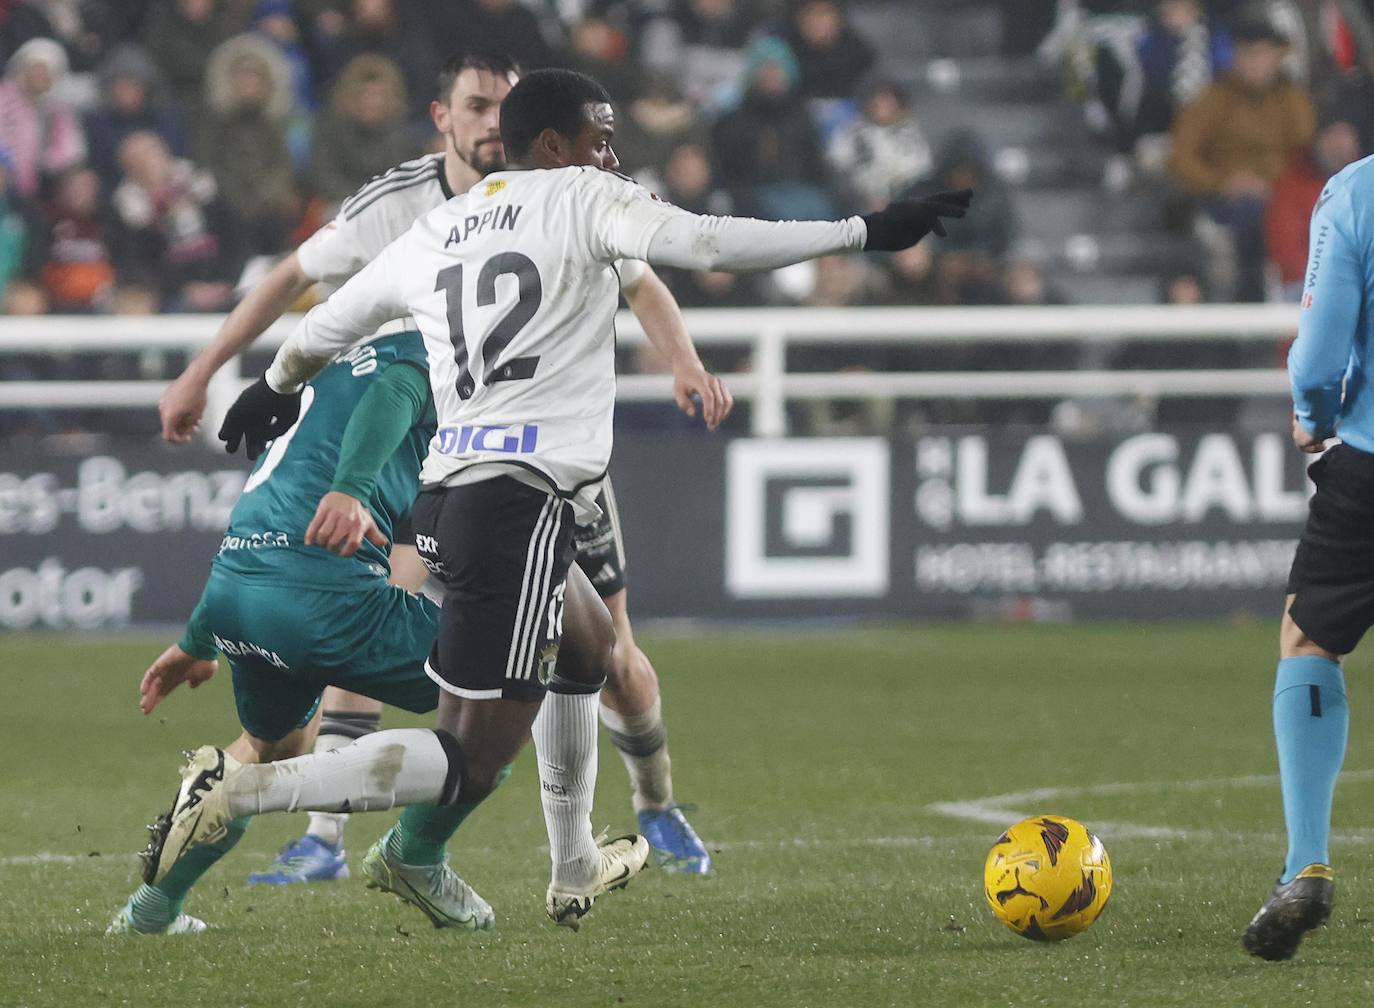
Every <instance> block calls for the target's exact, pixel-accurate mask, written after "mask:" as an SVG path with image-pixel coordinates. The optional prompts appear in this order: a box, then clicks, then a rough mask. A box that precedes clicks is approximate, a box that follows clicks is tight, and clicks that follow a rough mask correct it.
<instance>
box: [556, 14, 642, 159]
mask: <svg viewBox="0 0 1374 1008" xmlns="http://www.w3.org/2000/svg"><path fill="white" fill-rule="evenodd" d="M629 50H630V40H629V39H628V38H627V37H626V36H625V33H624V32H622V31H621V30H620V29H618V28H616V27H615V26H613V25H612V24H611V23H610V22H609V21H607V20H605V19H604V18H599V17H588V18H583V19H581V20H580V21H579V22H578V23H577V24H576V25H575V26H574V27H573V29H572V38H571V39H570V40H569V43H568V49H567V52H566V53H565V54H564V57H563V65H564V66H566V67H569V68H570V69H573V70H577V71H580V72H581V73H584V74H586V75H587V76H589V77H591V78H593V79H594V80H597V81H600V82H601V85H602V86H603V87H605V89H606V90H607V92H609V93H610V95H611V97H612V98H613V99H614V100H615V101H616V103H617V105H618V106H620V107H623V106H624V105H626V104H628V103H630V102H632V101H634V99H635V98H637V97H638V96H639V93H640V89H641V88H642V87H643V83H644V81H643V77H642V75H641V73H640V71H639V67H638V65H637V64H636V62H635V61H634V60H632V59H630V57H629ZM616 132H617V135H618V134H619V129H618V128H617V130H616Z"/></svg>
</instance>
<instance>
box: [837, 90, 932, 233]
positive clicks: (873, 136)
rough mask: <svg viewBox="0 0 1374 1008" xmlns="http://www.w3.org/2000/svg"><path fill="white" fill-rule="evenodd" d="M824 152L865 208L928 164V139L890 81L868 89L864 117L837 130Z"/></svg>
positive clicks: (887, 198)
mask: <svg viewBox="0 0 1374 1008" xmlns="http://www.w3.org/2000/svg"><path fill="white" fill-rule="evenodd" d="M827 153H828V154H829V156H830V163H831V164H833V165H834V166H835V170H836V172H837V173H839V174H840V175H842V176H843V177H844V178H845V179H846V180H847V181H848V183H849V185H850V186H852V187H853V188H854V190H855V191H856V192H857V193H858V195H859V199H860V202H861V203H862V204H863V209H864V210H878V209H880V208H882V207H884V206H886V205H887V204H888V203H890V202H892V200H893V199H894V198H895V197H896V196H897V194H898V193H900V192H902V191H903V190H904V189H907V188H909V187H910V186H911V184H912V183H913V182H915V181H916V180H917V179H919V178H924V177H925V176H926V175H929V174H930V170H931V168H932V167H933V162H932V158H931V153H930V143H929V141H927V140H926V136H925V134H924V133H923V132H921V127H920V125H919V124H918V123H917V122H916V117H915V116H913V115H912V114H911V103H910V102H909V101H908V100H907V96H906V92H905V91H904V90H903V89H902V87H901V85H899V84H897V83H896V82H894V81H881V82H879V83H877V84H874V85H873V86H872V87H871V88H870V89H869V91H868V93H867V95H866V96H865V97H864V104H863V115H862V116H861V117H860V118H858V119H856V120H854V121H853V122H851V123H849V124H848V125H846V126H843V127H841V128H840V130H839V131H838V132H837V133H836V134H835V136H834V138H833V139H832V140H831V141H830V147H829V150H828V152H827Z"/></svg>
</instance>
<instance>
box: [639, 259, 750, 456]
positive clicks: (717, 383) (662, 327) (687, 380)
mask: <svg viewBox="0 0 1374 1008" xmlns="http://www.w3.org/2000/svg"><path fill="white" fill-rule="evenodd" d="M621 293H623V294H624V295H625V302H626V303H627V304H628V305H629V306H630V311H632V312H634V314H635V318H637V319H638V320H639V324H640V325H641V326H643V327H644V335H645V336H647V337H648V338H649V342H650V344H652V345H653V348H654V349H655V350H657V351H658V352H659V353H660V354H662V355H663V357H664V358H665V359H666V360H667V361H668V363H669V366H670V367H671V368H672V369H673V398H674V399H675V400H676V401H677V405H678V409H680V410H682V412H684V413H686V414H687V415H688V416H696V403H695V402H694V401H693V399H692V397H693V396H694V395H695V396H698V397H700V399H701V416H702V419H703V420H704V421H705V422H706V426H707V427H708V428H709V429H710V430H715V429H716V428H717V427H719V426H720V424H721V422H722V421H723V420H724V419H725V418H726V417H727V416H729V415H730V410H731V408H732V407H733V406H734V404H735V400H734V397H733V396H732V395H731V394H730V390H729V389H728V388H726V386H725V383H724V382H723V381H721V380H720V379H719V378H717V377H716V376H715V375H713V374H711V372H709V371H707V370H706V367H705V365H703V364H702V363H701V358H700V357H698V356H697V348H696V347H695V346H693V345H692V337H691V335H690V334H689V333H688V332H687V321H686V319H684V318H683V317H682V309H681V308H680V307H678V303H677V300H676V299H675V298H674V297H673V292H672V291H670V290H669V289H668V285H667V284H665V283H664V282H663V280H662V279H660V277H659V275H658V274H657V273H655V272H654V271H653V269H652V268H650V267H649V266H648V265H644V266H643V272H642V273H641V274H640V275H639V276H637V277H635V279H633V280H631V281H629V282H628V283H626V284H625V286H623V287H622V288H621Z"/></svg>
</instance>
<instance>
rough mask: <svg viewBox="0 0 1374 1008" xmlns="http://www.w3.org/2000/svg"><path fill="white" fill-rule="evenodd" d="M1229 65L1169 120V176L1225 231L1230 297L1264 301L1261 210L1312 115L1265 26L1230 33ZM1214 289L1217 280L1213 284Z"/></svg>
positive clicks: (1280, 43) (1306, 134)
mask: <svg viewBox="0 0 1374 1008" xmlns="http://www.w3.org/2000/svg"><path fill="white" fill-rule="evenodd" d="M1234 35H1235V39H1236V48H1235V63H1234V66H1233V67H1232V69H1231V70H1230V71H1229V72H1228V73H1227V74H1226V75H1225V76H1223V77H1222V78H1221V79H1219V80H1217V81H1216V82H1215V83H1213V84H1212V85H1211V86H1210V87H1209V88H1208V89H1207V90H1206V91H1204V92H1203V93H1202V96H1201V97H1199V98H1198V99H1197V101H1195V102H1193V103H1192V104H1190V105H1188V106H1186V107H1185V108H1183V109H1182V110H1181V111H1180V112H1179V114H1178V118H1177V119H1176V120H1175V122H1174V133H1173V137H1174V142H1173V151H1172V153H1171V155H1170V173H1171V175H1172V176H1173V179H1174V182H1175V183H1176V184H1177V185H1178V186H1179V188H1181V189H1183V190H1184V191H1185V192H1187V193H1190V194H1192V195H1193V196H1195V197H1196V198H1197V199H1198V201H1199V203H1200V204H1201V207H1202V209H1203V211H1204V212H1205V213H1206V214H1207V216H1208V217H1210V218H1211V219H1212V220H1213V221H1214V222H1216V223H1217V224H1219V225H1221V226H1222V227H1224V228H1227V229H1229V231H1230V237H1231V239H1232V242H1233V243H1234V258H1235V274H1236V279H1235V282H1234V285H1233V286H1234V289H1233V290H1231V291H1229V292H1227V291H1223V292H1222V293H1223V294H1227V293H1229V294H1230V295H1231V296H1233V297H1235V298H1237V299H1239V300H1242V301H1261V300H1263V299H1264V231H1263V221H1264V207H1265V204H1266V203H1267V202H1268V199H1269V192H1270V187H1271V186H1272V185H1273V183H1274V180H1275V179H1277V178H1278V177H1279V175H1280V174H1282V173H1283V170H1284V168H1285V167H1287V165H1288V163H1289V161H1290V160H1291V159H1292V157H1293V154H1294V153H1295V152H1296V151H1299V150H1301V149H1303V148H1306V147H1307V146H1309V145H1310V144H1311V143H1312V138H1313V135H1314V134H1315V132H1316V114H1315V112H1314V111H1313V109H1312V103H1311V102H1310V101H1309V100H1308V98H1307V95H1306V94H1304V93H1303V91H1302V89H1301V88H1298V87H1297V86H1295V85H1293V84H1291V83H1289V82H1288V81H1287V80H1285V79H1284V78H1283V77H1282V75H1281V72H1280V66H1281V63H1282V60H1283V53H1284V45H1285V43H1284V39H1283V36H1282V35H1280V34H1279V33H1278V32H1277V31H1276V30H1275V29H1274V28H1273V26H1272V25H1269V24H1268V23H1267V22H1264V21H1258V20H1256V21H1242V22H1240V23H1238V24H1237V25H1236V27H1235V31H1234ZM1218 283H1219V284H1220V280H1218Z"/></svg>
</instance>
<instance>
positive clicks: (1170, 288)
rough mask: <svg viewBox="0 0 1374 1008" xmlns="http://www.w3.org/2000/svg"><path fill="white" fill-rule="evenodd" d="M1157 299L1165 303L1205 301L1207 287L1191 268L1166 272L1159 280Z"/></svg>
mask: <svg viewBox="0 0 1374 1008" xmlns="http://www.w3.org/2000/svg"><path fill="white" fill-rule="evenodd" d="M1159 301H1160V304H1166V305H1198V304H1206V303H1207V287H1206V285H1205V284H1204V283H1203V281H1202V275H1201V274H1200V273H1198V272H1195V271H1193V270H1181V271H1175V272H1173V273H1167V274H1165V275H1164V276H1163V277H1161V278H1160V281H1159Z"/></svg>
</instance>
